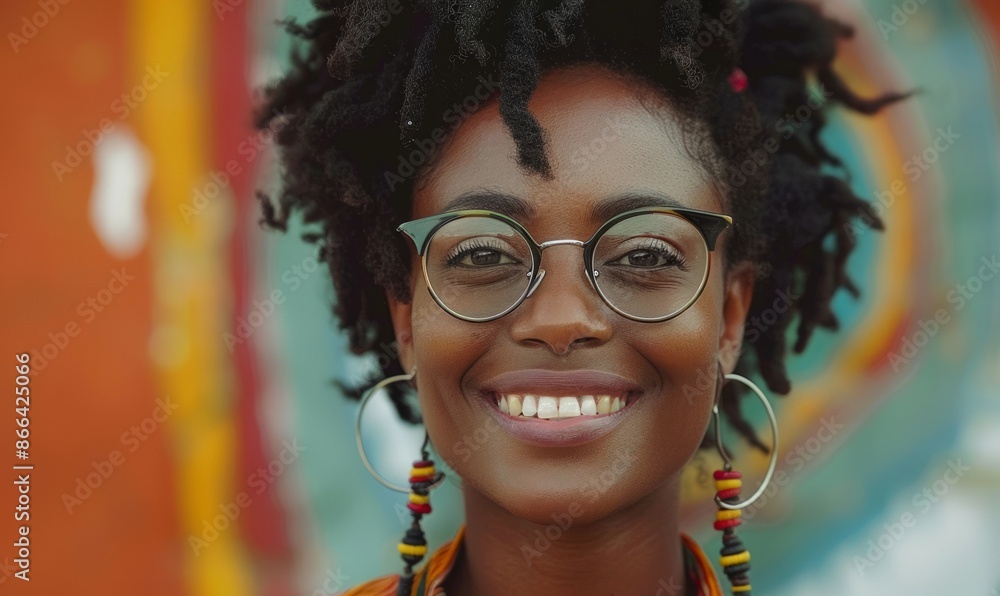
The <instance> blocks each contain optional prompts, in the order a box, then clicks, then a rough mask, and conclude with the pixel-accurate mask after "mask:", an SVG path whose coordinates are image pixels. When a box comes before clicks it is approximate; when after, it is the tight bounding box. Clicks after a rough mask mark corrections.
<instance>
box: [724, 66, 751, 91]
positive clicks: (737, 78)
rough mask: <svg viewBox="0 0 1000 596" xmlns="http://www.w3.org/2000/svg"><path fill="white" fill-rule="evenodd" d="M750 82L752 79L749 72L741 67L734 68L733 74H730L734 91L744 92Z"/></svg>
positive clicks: (730, 84) (730, 81) (730, 83)
mask: <svg viewBox="0 0 1000 596" xmlns="http://www.w3.org/2000/svg"><path fill="white" fill-rule="evenodd" d="M749 84H750V79H748V78H747V73H745V72H743V69H741V68H739V67H737V68H734V69H733V72H732V74H730V75H729V86H730V87H732V88H733V91H735V92H737V93H743V91H745V90H746V88H747V86H748V85H749Z"/></svg>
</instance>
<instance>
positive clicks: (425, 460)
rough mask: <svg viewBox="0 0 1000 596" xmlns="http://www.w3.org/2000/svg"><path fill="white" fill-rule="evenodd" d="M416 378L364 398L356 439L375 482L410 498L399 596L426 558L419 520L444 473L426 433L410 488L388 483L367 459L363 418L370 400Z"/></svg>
mask: <svg viewBox="0 0 1000 596" xmlns="http://www.w3.org/2000/svg"><path fill="white" fill-rule="evenodd" d="M416 374H417V369H416V368H414V369H413V372H411V373H410V374H408V375H396V376H394V377H388V378H386V379H383V380H381V381H379V382H378V383H377V384H376V385H375V386H374V387H372V388H371V389H370V390H369V391H368V392H367V393H366V394H365V396H364V397H362V398H361V404H360V407H359V408H358V418H357V421H356V422H355V425H354V437H355V439H356V440H357V443H358V453H359V454H360V455H361V461H362V463H364V464H365V468H367V469H368V472H370V473H371V475H372V476H373V477H374V478H375V480H377V481H378V482H379V483H380V484H381V485H382V486H384V487H386V488H389V489H392V490H394V491H396V492H400V493H408V494H409V498H408V499H407V504H406V507H407V509H409V510H410V514H411V515H412V516H413V523H412V524H411V525H410V527H409V528H408V529H407V530H406V533H405V534H404V535H403V539H402V540H401V541H400V543H399V545H398V546H397V548H398V550H399V554H400V556H402V558H403V562H404V563H406V565H405V566H404V568H403V573H402V574H401V575H400V578H399V584H398V586H397V588H396V594H397V596H409V594H410V591H411V590H412V588H413V579H414V574H413V567H414V566H415V565H417V564H418V563H420V561H422V560H423V558H424V556H425V555H426V554H427V539H426V537H425V536H424V530H423V528H421V527H420V520H421V518H423V516H425V515H427V514H428V513H430V512H431V500H430V491H431V489H432V488H434V487H436V486H437V485H439V484H441V482H443V481H444V472H438V471H437V470H436V469H435V468H434V461H433V460H431V458H430V452H429V451H428V446H429V444H430V437H429V436H428V435H427V434H426V432H425V433H424V443H423V445H422V446H421V448H420V459H418V460H417V461H415V462H413V467H412V468H411V469H410V486H409V488H407V487H405V486H400V485H398V484H393V483H392V482H389V481H388V480H386V479H385V478H384V477H383V476H382V475H381V474H379V473H378V472H376V471H375V468H374V467H372V465H371V462H369V461H368V456H367V455H366V454H365V446H364V444H363V443H362V442H361V417H362V415H363V414H364V411H365V406H366V405H368V399H369V398H370V397H371V396H372V395H374V394H375V393H376V392H377V391H378V390H379V389H382V388H383V387H385V386H387V385H391V384H392V383H396V382H398V381H409V380H411V379H413V377H414V376H416Z"/></svg>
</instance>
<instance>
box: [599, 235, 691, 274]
mask: <svg viewBox="0 0 1000 596" xmlns="http://www.w3.org/2000/svg"><path fill="white" fill-rule="evenodd" d="M625 245H631V246H628V247H627V248H628V251H627V252H625V253H624V254H623V255H622V256H621V257H619V258H618V259H616V260H613V261H609V262H607V263H606V264H607V265H612V266H623V267H632V268H636V269H650V270H652V269H665V268H668V267H678V268H681V269H683V268H684V265H685V261H684V257H683V255H681V254H680V252H679V251H678V250H677V249H676V248H675V247H674V246H673V245H671V244H670V243H668V242H665V241H663V240H660V239H658V238H636V239H634V240H633V241H629V242H625V243H623V247H619V249H620V250H623V249H624V246H625Z"/></svg>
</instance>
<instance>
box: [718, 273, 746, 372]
mask: <svg viewBox="0 0 1000 596" xmlns="http://www.w3.org/2000/svg"><path fill="white" fill-rule="evenodd" d="M753 286H754V268H753V265H752V264H751V263H741V264H739V265H733V266H731V267H730V268H729V272H728V274H727V275H726V288H725V291H724V294H723V302H722V318H723V321H722V329H721V332H720V334H719V363H720V364H721V365H722V371H723V373H724V374H727V375H728V374H730V373H732V372H733V371H734V370H735V369H736V363H737V361H739V359H740V354H742V352H743V331H744V326H745V324H746V319H747V313H748V312H750V302H751V301H752V300H753Z"/></svg>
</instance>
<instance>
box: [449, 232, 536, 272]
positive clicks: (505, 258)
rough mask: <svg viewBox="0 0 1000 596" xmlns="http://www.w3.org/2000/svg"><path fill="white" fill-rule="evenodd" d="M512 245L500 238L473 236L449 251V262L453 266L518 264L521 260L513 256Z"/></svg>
mask: <svg viewBox="0 0 1000 596" xmlns="http://www.w3.org/2000/svg"><path fill="white" fill-rule="evenodd" d="M511 252H514V251H513V250H512V248H511V247H510V245H508V244H507V243H506V242H503V241H502V240H500V239H499V238H471V239H468V240H464V241H462V242H461V243H460V244H459V245H458V246H456V247H455V248H453V249H451V251H449V253H448V257H447V262H448V265H449V266H452V267H490V266H495V265H517V264H519V263H520V260H519V259H517V258H516V257H513V256H511V254H510V253H511Z"/></svg>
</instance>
